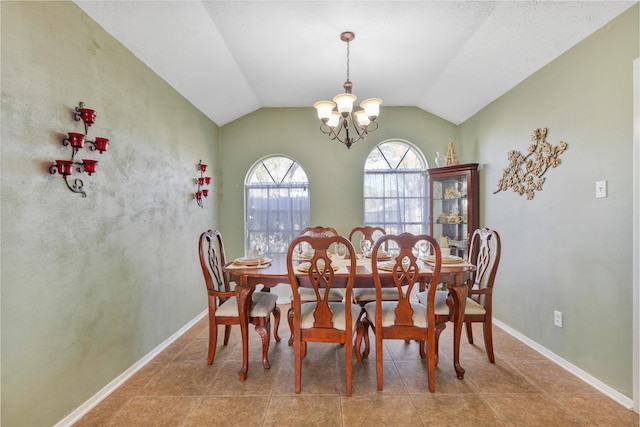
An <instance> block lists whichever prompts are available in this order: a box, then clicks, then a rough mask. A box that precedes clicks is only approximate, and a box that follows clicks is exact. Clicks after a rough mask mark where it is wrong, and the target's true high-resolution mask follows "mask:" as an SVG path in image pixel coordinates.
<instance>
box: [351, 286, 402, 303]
mask: <svg viewBox="0 0 640 427" xmlns="http://www.w3.org/2000/svg"><path fill="white" fill-rule="evenodd" d="M353 300H354V301H355V302H357V303H360V302H363V301H375V300H376V288H357V289H354V290H353ZM397 300H398V290H397V289H396V288H388V289H382V301H397Z"/></svg>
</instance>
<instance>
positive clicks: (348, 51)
mask: <svg viewBox="0 0 640 427" xmlns="http://www.w3.org/2000/svg"><path fill="white" fill-rule="evenodd" d="M349 53H350V50H349V42H347V81H349Z"/></svg>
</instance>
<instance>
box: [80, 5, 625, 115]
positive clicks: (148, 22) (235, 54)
mask: <svg viewBox="0 0 640 427" xmlns="http://www.w3.org/2000/svg"><path fill="white" fill-rule="evenodd" d="M75 3H76V4H77V5H78V6H79V7H80V8H82V9H83V10H84V11H85V12H86V13H87V14H88V15H89V16H90V17H91V18H93V19H94V20H95V21H97V22H98V24H100V25H101V26H102V27H103V28H104V29H105V30H106V31H107V32H109V33H110V34H111V35H112V36H113V37H115V38H116V39H117V40H119V41H120V42H121V43H122V44H123V45H124V46H125V47H126V48H128V49H129V50H130V51H131V52H133V53H134V54H135V55H136V56H137V57H138V58H140V60H142V61H143V62H144V63H145V64H147V65H148V66H149V67H150V68H151V69H152V70H154V71H155V72H156V73H157V74H158V75H160V76H161V77H162V78H163V79H164V80H166V81H167V82H168V83H169V84H170V85H171V86H173V87H174V88H175V89H176V90H177V91H178V92H180V93H181V94H182V95H183V96H184V97H185V98H186V99H188V100H189V101H190V102H191V103H193V105H194V106H196V107H197V108H198V109H199V110H201V111H202V112H203V113H204V114H205V115H207V116H208V117H209V118H210V119H211V120H212V121H213V122H215V123H216V124H218V125H220V126H222V125H224V124H226V123H229V122H230V121H233V120H235V119H237V118H239V117H242V116H244V115H245V114H248V113H250V112H252V111H254V110H257V109H259V108H262V107H310V106H312V105H313V103H314V102H315V101H318V100H322V99H331V98H332V97H333V96H334V95H336V94H338V93H340V92H342V84H343V83H344V81H345V80H346V48H347V45H346V43H344V42H342V41H341V40H340V33H342V32H343V31H353V32H354V33H355V34H356V38H355V40H354V41H353V42H351V43H350V49H351V55H350V78H351V81H352V82H353V93H354V94H355V95H357V96H358V98H359V99H360V100H363V99H366V98H370V97H379V98H382V99H383V101H384V102H383V106H382V111H381V115H382V114H384V106H417V107H419V108H422V109H423V110H426V111H428V112H430V113H433V114H435V115H437V116H439V117H442V118H443V119H446V120H449V121H451V122H453V123H455V124H459V123H461V122H463V121H464V120H466V119H467V118H469V117H470V116H472V115H473V114H475V113H476V112H477V111H479V110H480V109H482V108H483V107H485V106H486V105H487V104H489V103H490V102H492V101H493V100H495V99H496V98H498V97H499V96H500V95H502V94H504V93H505V92H506V91H508V90H509V89H511V88H513V87H514V86H515V85H517V84H518V83H520V82H521V81H522V80H524V79H525V78H526V77H528V76H530V75H531V74H533V73H534V72H535V71H537V70H539V69H540V68H542V67H543V66H544V65H546V64H548V63H549V62H550V61H552V60H553V59H554V58H556V57H558V56H559V55H561V54H562V53H563V52H565V51H566V50H568V49H569V48H571V47H572V46H574V45H575V44H576V43H578V42H579V41H581V40H582V39H584V38H585V37H586V36H588V35H589V34H591V33H593V32H594V31H596V30H597V29H599V28H601V27H602V26H604V25H605V24H606V23H607V22H609V21H610V20H611V19H613V18H614V17H616V16H617V15H619V14H620V13H622V12H623V11H625V10H626V9H627V8H629V7H631V6H632V5H633V4H635V3H636V1H563V2H560V1H539V2H531V1H347V0H341V1H201V0H182V1H113V0H111V1H99V0H75Z"/></svg>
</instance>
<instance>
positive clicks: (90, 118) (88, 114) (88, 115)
mask: <svg viewBox="0 0 640 427" xmlns="http://www.w3.org/2000/svg"><path fill="white" fill-rule="evenodd" d="M81 105H82V103H81ZM77 111H78V114H79V115H80V118H81V119H82V121H83V122H84V124H85V125H87V126H91V125H92V124H94V123H95V122H96V110H92V109H90V108H78V109H77Z"/></svg>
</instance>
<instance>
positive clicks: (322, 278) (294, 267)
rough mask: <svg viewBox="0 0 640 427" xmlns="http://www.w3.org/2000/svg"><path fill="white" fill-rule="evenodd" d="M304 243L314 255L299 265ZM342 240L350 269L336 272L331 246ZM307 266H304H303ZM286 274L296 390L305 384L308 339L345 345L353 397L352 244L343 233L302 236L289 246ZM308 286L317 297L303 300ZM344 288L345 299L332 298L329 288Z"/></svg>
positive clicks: (354, 318)
mask: <svg viewBox="0 0 640 427" xmlns="http://www.w3.org/2000/svg"><path fill="white" fill-rule="evenodd" d="M303 242H306V243H308V244H309V246H310V247H311V250H312V256H311V258H310V259H309V260H308V261H306V262H304V263H302V264H300V263H299V260H298V259H297V258H296V257H295V256H294V253H295V251H296V250H297V246H298V245H299V244H301V243H303ZM336 243H342V244H344V245H345V246H346V247H347V251H348V253H349V260H348V261H349V264H348V268H347V269H348V272H347V273H346V274H340V275H336V268H335V267H338V265H337V264H336V263H332V259H331V258H330V256H329V253H328V249H329V248H330V247H331V245H334V244H336ZM303 267H305V268H303ZM287 273H288V276H289V283H291V290H292V294H293V301H292V303H291V307H292V309H293V336H294V358H295V363H294V364H295V392H296V393H300V390H301V384H302V359H303V358H304V357H305V356H306V354H307V343H308V342H320V343H336V344H341V345H343V346H344V348H345V375H346V389H347V390H346V393H347V396H351V389H352V370H353V338H354V332H355V330H356V323H357V319H358V313H359V312H360V310H359V308H358V306H356V305H354V304H353V303H352V295H351V293H352V291H353V284H354V282H355V275H356V257H355V250H354V249H353V245H352V244H351V243H350V242H349V240H347V238H345V237H344V236H322V235H315V236H306V235H305V236H299V237H297V238H295V239H294V240H293V241H292V242H291V244H290V245H289V250H288V252H287ZM305 288H308V289H310V290H311V291H312V292H313V295H314V300H313V301H312V302H311V301H303V299H302V297H301V292H300V291H301V290H302V289H305ZM334 288H344V289H345V292H346V298H344V300H342V301H340V302H338V301H331V299H330V298H329V295H330V291H331V290H333V289H334Z"/></svg>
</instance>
